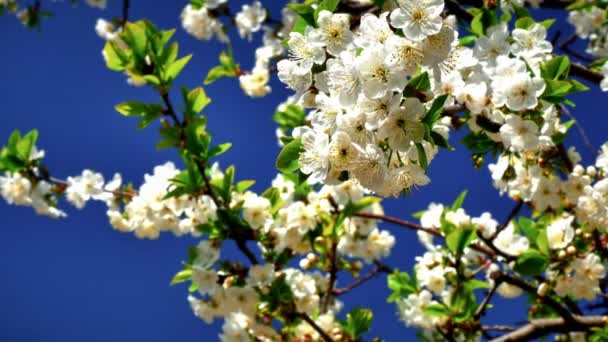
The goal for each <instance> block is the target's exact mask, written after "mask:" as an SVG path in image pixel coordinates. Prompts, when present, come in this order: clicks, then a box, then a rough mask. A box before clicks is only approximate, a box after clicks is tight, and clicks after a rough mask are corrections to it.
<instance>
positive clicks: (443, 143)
mask: <svg viewBox="0 0 608 342" xmlns="http://www.w3.org/2000/svg"><path fill="white" fill-rule="evenodd" d="M431 139H433V144H435V145H437V146H439V147H442V148H445V149H448V150H450V151H453V150H454V147H453V146H452V145H450V143H449V142H448V141H447V140H446V139H445V138H444V137H443V135H441V134H439V133H437V132H435V131H431Z"/></svg>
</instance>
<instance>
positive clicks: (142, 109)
mask: <svg viewBox="0 0 608 342" xmlns="http://www.w3.org/2000/svg"><path fill="white" fill-rule="evenodd" d="M114 108H115V109H116V111H117V112H119V113H120V114H122V115H124V116H131V117H132V116H144V115H146V114H162V107H161V106H159V105H156V104H145V103H141V102H139V101H127V102H123V103H121V104H118V105H116V107H114Z"/></svg>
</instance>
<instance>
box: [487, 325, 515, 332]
mask: <svg viewBox="0 0 608 342" xmlns="http://www.w3.org/2000/svg"><path fill="white" fill-rule="evenodd" d="M481 330H483V331H514V330H515V328H513V327H511V326H508V325H482V326H481Z"/></svg>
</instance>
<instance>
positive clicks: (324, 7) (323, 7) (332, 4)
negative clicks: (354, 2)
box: [315, 0, 340, 21]
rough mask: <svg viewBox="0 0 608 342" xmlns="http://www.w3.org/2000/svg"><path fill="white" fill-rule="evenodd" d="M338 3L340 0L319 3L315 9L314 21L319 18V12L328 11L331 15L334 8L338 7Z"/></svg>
mask: <svg viewBox="0 0 608 342" xmlns="http://www.w3.org/2000/svg"><path fill="white" fill-rule="evenodd" d="M339 3H340V0H323V1H321V3H320V4H319V6H317V9H315V21H316V20H317V18H319V13H321V11H330V12H332V13H333V12H334V11H335V10H336V8H337V7H338V4H339Z"/></svg>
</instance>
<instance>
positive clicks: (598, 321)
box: [492, 315, 608, 342]
mask: <svg viewBox="0 0 608 342" xmlns="http://www.w3.org/2000/svg"><path fill="white" fill-rule="evenodd" d="M573 319H574V322H575V324H571V323H570V322H568V321H566V320H564V319H563V318H544V319H535V320H532V321H530V323H528V324H526V325H524V326H522V327H520V328H518V329H516V330H514V331H513V332H511V333H509V334H505V335H502V336H500V337H499V338H496V339H494V340H492V342H515V341H530V340H532V339H535V338H539V337H542V336H545V335H546V334H549V333H569V332H574V331H587V330H589V329H590V328H593V327H603V326H604V325H606V323H608V317H606V316H578V315H577V316H573Z"/></svg>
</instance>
